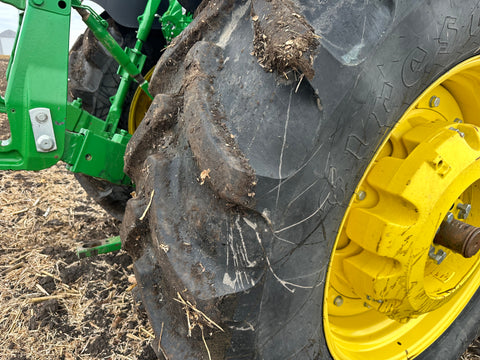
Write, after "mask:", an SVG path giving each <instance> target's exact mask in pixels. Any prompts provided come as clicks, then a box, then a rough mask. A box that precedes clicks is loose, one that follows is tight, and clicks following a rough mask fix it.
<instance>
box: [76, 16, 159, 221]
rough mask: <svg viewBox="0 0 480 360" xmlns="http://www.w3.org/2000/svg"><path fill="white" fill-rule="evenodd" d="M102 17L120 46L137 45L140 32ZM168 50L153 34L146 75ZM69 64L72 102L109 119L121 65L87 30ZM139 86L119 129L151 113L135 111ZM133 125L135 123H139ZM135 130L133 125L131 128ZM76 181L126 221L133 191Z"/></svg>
mask: <svg viewBox="0 0 480 360" xmlns="http://www.w3.org/2000/svg"><path fill="white" fill-rule="evenodd" d="M102 16H103V17H104V18H105V19H107V21H108V22H109V31H110V33H111V34H112V36H113V37H114V38H115V40H116V41H117V42H118V43H119V45H120V46H122V47H125V46H128V47H133V46H134V45H135V41H136V29H133V28H127V27H124V26H121V25H119V24H117V23H115V22H114V21H113V20H112V19H111V18H110V17H109V16H108V15H107V14H106V13H103V14H102ZM164 46H165V40H164V38H163V35H162V33H161V31H160V30H153V31H152V33H151V35H150V36H149V38H148V41H147V42H146V44H145V46H144V48H143V51H144V53H145V54H146V55H147V60H146V62H145V65H144V69H145V72H146V71H148V70H149V69H151V68H152V67H153V66H154V65H155V64H156V62H157V61H158V59H159V58H160V54H161V51H162V50H163V48H164ZM69 64H70V69H69V98H70V100H74V99H77V98H80V99H82V108H83V109H85V110H86V111H88V112H89V113H90V114H92V115H95V116H97V117H99V118H100V119H106V117H107V115H108V111H109V109H110V105H111V102H110V98H111V97H112V96H114V95H115V93H116V91H117V88H118V84H119V82H120V77H119V75H118V74H117V70H118V63H117V62H116V61H115V60H114V59H113V57H112V56H111V55H110V54H109V53H108V51H107V50H106V49H105V48H104V47H103V46H102V45H101V44H100V43H99V41H98V40H97V39H96V38H95V36H94V35H93V34H92V32H91V31H90V30H89V29H87V30H86V31H85V33H84V34H82V35H81V36H80V37H79V38H78V39H77V41H76V42H75V44H74V45H73V47H72V50H71V51H70V58H69ZM135 85H136V84H134V85H132V86H131V89H130V90H129V92H128V94H127V97H126V100H125V105H124V107H125V108H124V111H123V113H122V116H121V118H120V122H119V127H120V128H121V129H124V130H129V118H130V119H131V118H132V113H135V114H134V116H133V118H135V115H136V117H139V116H141V117H143V115H144V114H145V111H146V110H147V109H148V107H147V108H146V109H143V107H142V106H137V107H136V108H133V109H132V108H131V105H132V102H134V100H135V99H136V98H138V96H141V94H139V92H140V90H137V89H138V87H137V86H135ZM136 93H137V96H136V95H135V94H136ZM142 94H143V93H142ZM139 103H141V101H140V102H139V101H137V102H136V104H139ZM133 122H134V123H135V121H133ZM130 123H132V120H130ZM133 125H135V124H133ZM135 127H136V126H134V128H135ZM131 129H132V124H130V130H131ZM132 132H133V131H132ZM75 177H76V179H77V180H78V182H79V183H80V184H81V185H82V187H83V188H84V189H85V191H86V192H87V193H88V195H89V196H91V197H92V198H93V199H94V200H95V201H96V202H97V203H99V204H100V205H101V206H102V207H103V208H104V209H105V210H106V211H107V212H109V213H110V214H111V215H112V216H114V217H115V218H117V219H119V220H122V219H123V213H124V211H125V206H126V203H127V201H128V199H129V198H130V193H131V192H132V191H133V188H132V187H130V186H121V185H114V184H111V183H109V182H108V181H104V180H101V179H96V178H93V177H91V176H88V175H84V174H75Z"/></svg>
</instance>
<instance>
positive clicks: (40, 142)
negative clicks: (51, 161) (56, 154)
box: [37, 135, 55, 151]
mask: <svg viewBox="0 0 480 360" xmlns="http://www.w3.org/2000/svg"><path fill="white" fill-rule="evenodd" d="M37 146H38V148H39V149H41V150H43V151H50V150H52V149H53V147H54V146H55V142H54V141H53V139H52V138H51V137H50V136H48V135H42V136H40V137H39V138H38V139H37Z"/></svg>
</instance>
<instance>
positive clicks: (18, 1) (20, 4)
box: [2, 0, 26, 10]
mask: <svg viewBox="0 0 480 360" xmlns="http://www.w3.org/2000/svg"><path fill="white" fill-rule="evenodd" d="M2 2H3V3H5V4H9V5H13V6H15V7H16V8H17V9H18V10H25V5H26V0H2Z"/></svg>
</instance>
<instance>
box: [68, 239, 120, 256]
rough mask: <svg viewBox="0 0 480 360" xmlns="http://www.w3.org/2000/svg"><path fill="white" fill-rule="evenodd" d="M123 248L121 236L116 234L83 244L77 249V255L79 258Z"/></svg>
mask: <svg viewBox="0 0 480 360" xmlns="http://www.w3.org/2000/svg"><path fill="white" fill-rule="evenodd" d="M121 248H122V242H121V240H120V236H115V237H111V238H108V239H105V240H102V241H95V242H91V243H85V244H83V245H82V246H80V247H79V248H78V249H77V256H78V258H79V259H84V258H87V257H91V256H97V255H100V254H107V253H111V252H114V251H118V250H120V249H121Z"/></svg>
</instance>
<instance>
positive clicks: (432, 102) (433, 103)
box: [430, 96, 440, 107]
mask: <svg viewBox="0 0 480 360" xmlns="http://www.w3.org/2000/svg"><path fill="white" fill-rule="evenodd" d="M439 105H440V98H439V97H438V96H432V97H431V98H430V107H438V106H439Z"/></svg>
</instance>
